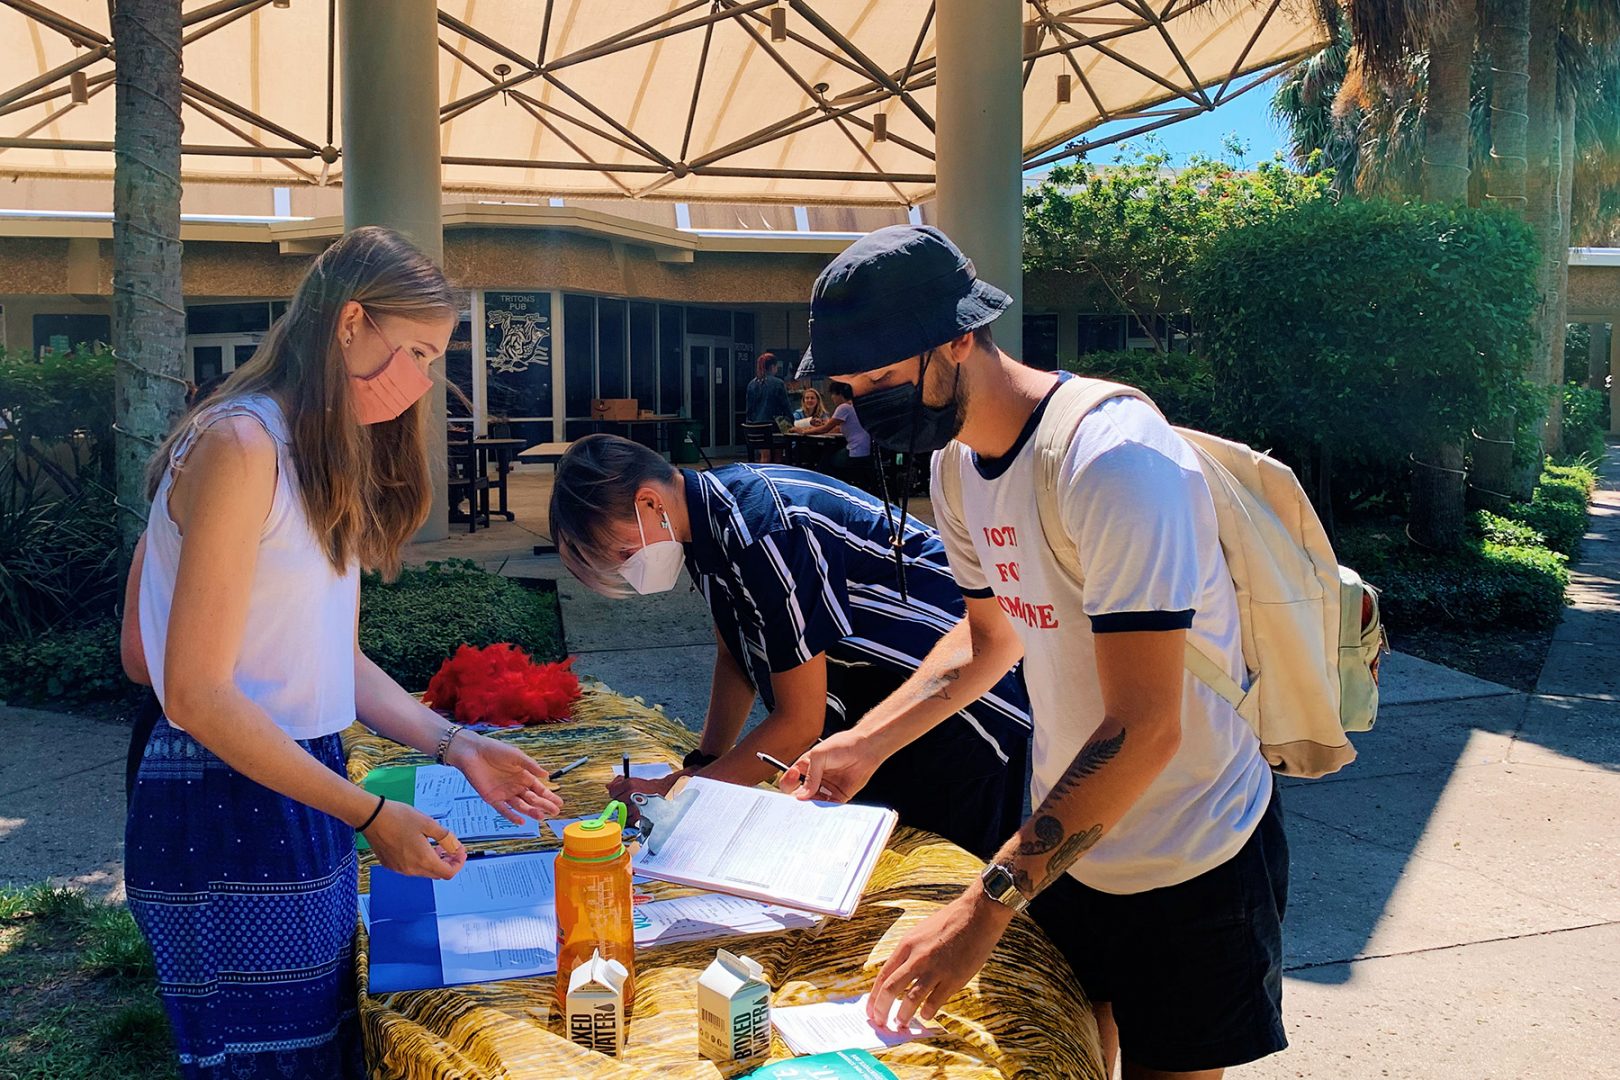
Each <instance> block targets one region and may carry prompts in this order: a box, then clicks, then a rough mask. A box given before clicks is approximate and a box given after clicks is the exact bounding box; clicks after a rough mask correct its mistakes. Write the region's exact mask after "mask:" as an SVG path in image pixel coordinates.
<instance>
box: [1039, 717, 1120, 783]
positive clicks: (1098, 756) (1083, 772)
mask: <svg viewBox="0 0 1620 1080" xmlns="http://www.w3.org/2000/svg"><path fill="white" fill-rule="evenodd" d="M1124 745H1125V729H1124V728H1120V729H1119V731H1118V732H1117V733H1116V734H1114V735H1111V736H1109V737H1108V738H1106V739H1093V740H1092V741H1091V742H1088V743H1086V745H1085V746H1082V747H1081V748H1080V753H1079V754H1078V755H1077V756H1076V757H1075V759H1074V764H1072V765H1070V766H1069V770H1068V771H1067V772H1065V773H1064V774H1063V775H1062V776H1061V777H1059V778H1058V782H1057V783H1056V784H1055V785H1054V786H1053V788H1052V792H1051V794H1049V795H1048V796H1047V799H1049V800H1050V799H1061V798H1063V797H1064V796H1065V795H1067V794H1068V793H1069V792H1071V791H1073V790H1074V789H1075V787H1076V786H1077V785H1078V784H1079V783H1080V781H1081V780H1083V779H1085V778H1086V777H1088V776H1090V775H1091V774H1092V773H1094V772H1096V771H1097V770H1098V769H1101V768H1102V767H1103V766H1104V765H1106V764H1108V763H1109V762H1110V761H1112V760H1114V755H1115V754H1118V753H1119V748H1120V747H1121V746H1124Z"/></svg>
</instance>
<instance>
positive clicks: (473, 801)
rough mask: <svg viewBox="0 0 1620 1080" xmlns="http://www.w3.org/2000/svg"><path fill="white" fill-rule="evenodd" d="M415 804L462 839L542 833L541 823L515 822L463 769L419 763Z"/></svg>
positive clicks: (514, 837)
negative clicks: (490, 803) (509, 819)
mask: <svg viewBox="0 0 1620 1080" xmlns="http://www.w3.org/2000/svg"><path fill="white" fill-rule="evenodd" d="M412 805H413V806H415V807H416V808H417V809H418V810H420V811H422V813H424V814H426V815H427V816H428V817H430V818H433V819H434V820H435V821H437V822H439V824H441V825H443V826H444V827H445V828H447V829H449V830H450V831H451V832H453V833H455V834H456V836H457V837H458V838H460V839H462V840H515V839H520V838H533V837H537V836H539V835H540V823H539V822H538V821H530V820H527V819H525V820H524V822H523V823H522V824H521V825H514V824H512V823H511V822H510V821H508V820H506V818H504V817H502V816H501V814H500V812H499V811H498V810H496V809H495V808H494V807H493V806H491V805H489V803H487V802H485V801H484V799H483V797H482V796H481V795H479V794H478V792H477V791H475V790H474V789H473V786H472V784H470V783H468V781H467V777H466V776H465V775H464V774H463V773H462V771H461V770H460V769H457V768H454V767H452V766H450V765H419V766H417V768H416V788H415V792H414V794H413V795H412Z"/></svg>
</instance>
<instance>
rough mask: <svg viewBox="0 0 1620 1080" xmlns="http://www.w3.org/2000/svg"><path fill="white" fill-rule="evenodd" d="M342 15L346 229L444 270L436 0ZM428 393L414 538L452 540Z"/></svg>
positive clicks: (375, 1) (441, 422) (438, 399)
mask: <svg viewBox="0 0 1620 1080" xmlns="http://www.w3.org/2000/svg"><path fill="white" fill-rule="evenodd" d="M340 12H341V20H340V23H341V38H340V48H341V50H342V56H343V227H344V228H345V229H355V228H359V227H360V226H362V225H386V226H388V227H389V228H391V229H396V230H398V231H399V232H400V233H402V234H404V235H405V236H407V237H409V238H410V240H411V242H412V243H414V244H416V245H417V246H418V247H420V248H421V249H422V250H423V251H425V252H427V253H428V255H430V256H432V257H433V259H434V260H435V261H437V262H439V263H441V264H442V263H443V262H444V221H443V214H442V209H441V203H442V196H441V194H440V183H439V24H438V7H437V5H436V3H435V0H342V3H341V5H340ZM293 62H296V60H295V61H293ZM430 397H431V405H432V408H431V411H430V414H429V422H428V446H427V455H428V471H429V473H430V474H431V475H432V478H433V512H432V513H431V514H430V515H429V517H428V520H427V524H425V525H423V526H422V531H421V532H420V533H418V534H417V539H418V540H442V539H443V538H444V537H446V536H448V535H450V511H449V499H448V494H447V488H446V483H445V481H446V469H447V464H448V463H447V460H446V453H447V451H446V448H445V418H446V415H447V414H446V409H445V394H444V391H443V390H442V389H439V390H435V391H434V392H433V393H432V394H431V395H430Z"/></svg>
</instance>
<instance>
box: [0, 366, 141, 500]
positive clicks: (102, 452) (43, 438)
mask: <svg viewBox="0 0 1620 1080" xmlns="http://www.w3.org/2000/svg"><path fill="white" fill-rule="evenodd" d="M114 366H115V364H114V360H113V355H112V353H111V352H108V351H106V350H104V349H92V348H90V347H88V346H80V347H79V349H78V350H77V351H75V352H71V353H66V354H60V355H52V356H40V357H35V356H33V355H31V354H29V353H26V352H6V351H5V350H3V349H0V418H3V419H4V420H5V422H6V427H7V430H8V431H9V432H10V434H12V435H14V436H16V438H17V442H16V443H15V444H14V446H15V447H16V448H17V449H18V450H19V451H20V452H21V453H23V454H24V455H25V456H29V457H32V458H34V459H35V461H36V462H37V461H39V459H40V458H41V457H44V456H45V455H41V454H38V453H37V450H38V447H37V446H36V444H35V442H34V440H38V441H39V442H40V443H45V444H51V443H58V444H60V443H69V444H70V445H71V446H72V459H73V464H74V467H75V470H76V471H77V472H78V474H79V476H80V477H81V478H85V477H87V478H89V479H94V480H99V482H100V483H102V484H106V485H108V486H110V485H111V484H112V483H113V482H114V476H113V455H112V445H113V433H112V425H113V404H114V394H113V371H114ZM76 432H82V433H84V434H85V435H87V436H88V439H87V440H83V441H81V442H71V440H72V436H73V435H74V433H76ZM42 467H44V468H46V469H47V470H48V469H49V465H48V464H47V465H45V466H42Z"/></svg>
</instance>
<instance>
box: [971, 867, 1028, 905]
mask: <svg viewBox="0 0 1620 1080" xmlns="http://www.w3.org/2000/svg"><path fill="white" fill-rule="evenodd" d="M979 884H980V885H983V886H984V892H985V895H986V896H988V897H990V899H992V900H994V901H995V902H996V903H998V904H1000V905H1001V906H1002V907H1006V908H1011V909H1012V911H1013V914H1015V915H1017V914H1020V913H1022V912H1023V910H1024V909H1025V908H1027V907H1029V897H1027V896H1025V895H1024V894H1023V893H1022V892H1020V891H1019V890H1018V885H1017V883H1016V882H1015V881H1014V880H1013V872H1012V869H1011V868H1010V867H1006V866H1003V865H1001V864H1000V863H991V864H990V865H989V866H987V867H985V868H984V872H983V873H981V874H980V875H979Z"/></svg>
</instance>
